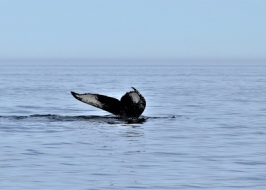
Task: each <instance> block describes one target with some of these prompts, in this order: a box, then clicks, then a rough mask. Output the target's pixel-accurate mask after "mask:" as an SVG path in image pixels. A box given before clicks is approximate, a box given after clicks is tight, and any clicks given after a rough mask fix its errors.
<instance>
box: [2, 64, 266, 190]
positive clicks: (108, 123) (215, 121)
mask: <svg viewBox="0 0 266 190" xmlns="http://www.w3.org/2000/svg"><path fill="white" fill-rule="evenodd" d="M0 66H1V69H0V91H1V96H0V108H1V111H0V189H5V190H6V189H8V190H9V189H27V190H29V189H71V190H72V189H86V190H90V189H266V117H265V116H266V74H265V71H266V66H265V65H258V64H241V63H228V64H227V63H225V64H223V63H219V64H216V63H211V64H204V63H195V64H193V63H179V64H163V63H158V64H157V65H152V63H145V62H138V63H131V65H130V64H129V63H128V64H127V65H123V64H122V63H115V62H112V63H107V62H106V63H105V62H101V63H93V62H90V63H86V62H77V63H62V62H53V63H45V62H42V63H34V62H29V63H26V62H23V63H15V62H13V63H12V64H11V63H1V65H0ZM131 86H134V87H135V88H137V89H138V90H139V91H140V93H142V95H143V96H144V97H145V98H146V101H147V107H146V110H145V111H144V113H143V116H142V118H144V122H139V123H127V122H125V121H124V120H121V119H119V118H116V117H114V116H112V115H110V114H109V113H107V112H105V111H102V110H100V109H97V108H94V107H92V106H89V105H86V104H84V103H82V102H79V101H77V100H76V99H74V98H73V97H72V95H71V94H70V91H75V92H78V93H85V92H91V93H100V94H104V95H108V96H113V97H116V98H119V99H120V97H121V96H122V95H124V94H125V93H126V92H128V91H130V90H131V88H130V87H131Z"/></svg>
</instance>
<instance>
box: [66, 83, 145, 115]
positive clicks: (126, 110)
mask: <svg viewBox="0 0 266 190" xmlns="http://www.w3.org/2000/svg"><path fill="white" fill-rule="evenodd" d="M132 88H133V90H134V91H130V92H127V93H126V94H125V95H124V96H122V98H121V99H120V101H119V100H118V99H116V98H112V97H109V96H105V95H101V94H91V93H85V94H78V93H76V92H71V94H72V95H73V96H74V97H75V98H76V99H77V100H79V101H81V102H84V103H86V104H89V105H91V106H94V107H96V108H100V109H103V110H105V111H107V112H110V113H112V114H114V115H118V116H122V117H132V118H138V117H139V116H140V115H141V114H142V113H143V111H144V110H145V107H146V101H145V99H144V97H143V96H142V95H141V94H140V93H139V91H138V90H137V89H135V88H134V87H132Z"/></svg>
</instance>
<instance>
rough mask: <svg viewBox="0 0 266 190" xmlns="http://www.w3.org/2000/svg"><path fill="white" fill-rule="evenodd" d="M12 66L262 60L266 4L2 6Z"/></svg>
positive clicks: (147, 0) (169, 1) (99, 1)
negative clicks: (70, 61) (51, 61)
mask: <svg viewBox="0 0 266 190" xmlns="http://www.w3.org/2000/svg"><path fill="white" fill-rule="evenodd" d="M9 58H12V59H19V58H30V59H35V58H37V59H38V58H59V59H61V58H63V59H67V58H81V59H83V58H96V59H97V58H103V59H109V58H122V59H127V58H137V59H139V58H152V59H156V58H160V59H164V58H167V59H176V58H190V59H191V58H192V59H195V58H242V59H245V58H266V0H95V1H94V0H0V59H9Z"/></svg>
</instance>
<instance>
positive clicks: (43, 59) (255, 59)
mask: <svg viewBox="0 0 266 190" xmlns="http://www.w3.org/2000/svg"><path fill="white" fill-rule="evenodd" d="M137 61H145V62H171V63H178V62H253V61H256V62H266V58H212V57H198V58H63V57H62V58H52V57H50V58H49V57H47V58H0V62H97V63H98V62H128V63H129V62H137Z"/></svg>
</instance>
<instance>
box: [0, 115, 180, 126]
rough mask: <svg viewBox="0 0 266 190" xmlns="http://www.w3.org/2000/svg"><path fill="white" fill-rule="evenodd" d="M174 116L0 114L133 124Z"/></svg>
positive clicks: (17, 117)
mask: <svg viewBox="0 0 266 190" xmlns="http://www.w3.org/2000/svg"><path fill="white" fill-rule="evenodd" d="M176 117H182V116H165V117H146V116H142V117H140V118H122V117H116V116H113V115H106V116H96V115H90V116H84V115H80V116H62V115H54V114H33V115H28V116H25V115H24V116H20V115H11V116H0V119H1V118H3V119H8V120H27V121H29V120H33V121H36V120H46V121H47V120H48V121H50V122H58V121H61V122H64V121H66V122H67V121H95V122H105V123H109V124H119V123H126V124H133V123H140V124H142V123H144V122H146V121H147V120H154V119H172V118H176Z"/></svg>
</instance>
